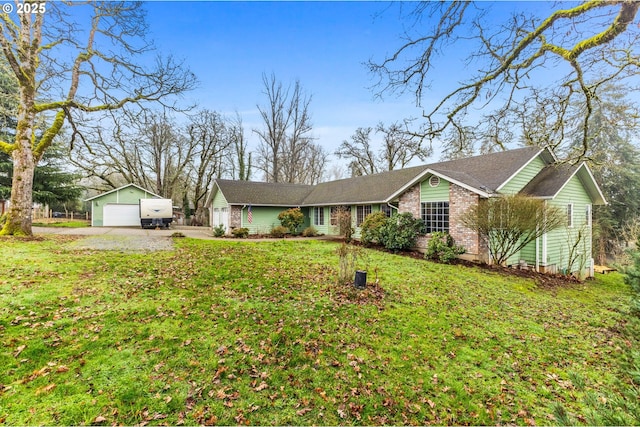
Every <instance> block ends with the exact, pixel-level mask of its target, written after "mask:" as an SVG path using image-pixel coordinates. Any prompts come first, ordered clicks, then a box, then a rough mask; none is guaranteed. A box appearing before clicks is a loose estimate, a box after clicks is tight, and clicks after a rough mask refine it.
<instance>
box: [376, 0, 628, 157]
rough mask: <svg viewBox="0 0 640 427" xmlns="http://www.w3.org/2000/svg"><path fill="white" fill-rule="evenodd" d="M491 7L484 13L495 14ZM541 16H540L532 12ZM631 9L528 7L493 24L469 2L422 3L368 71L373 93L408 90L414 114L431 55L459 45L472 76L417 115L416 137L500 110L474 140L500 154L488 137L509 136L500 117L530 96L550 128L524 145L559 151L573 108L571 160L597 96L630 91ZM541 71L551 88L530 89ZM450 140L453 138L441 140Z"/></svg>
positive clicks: (598, 4) (623, 0) (434, 66)
mask: <svg viewBox="0 0 640 427" xmlns="http://www.w3.org/2000/svg"><path fill="white" fill-rule="evenodd" d="M497 5H499V6H497ZM497 5H493V7H504V6H505V4H504V3H499V4H497ZM485 6H486V4H482V7H485ZM489 7H491V6H489ZM543 7H548V8H549V9H548V10H546V11H542V10H541V9H542V8H543ZM639 9H640V2H636V1H627V0H613V1H600V0H595V1H583V2H579V3H571V4H566V3H551V2H547V3H538V4H536V10H537V12H536V13H535V14H534V13H524V12H518V13H514V14H513V15H512V16H511V17H510V19H509V20H508V21H505V22H504V23H502V24H501V25H496V22H495V19H496V15H495V14H493V13H490V12H489V13H486V12H487V11H485V10H481V9H479V7H478V6H477V5H476V6H474V5H473V4H472V3H468V2H463V1H453V2H445V3H442V2H422V3H419V4H417V5H416V6H415V8H414V9H413V10H412V12H411V13H410V14H409V15H408V17H409V18H410V19H412V20H413V26H412V27H411V28H412V29H413V33H412V34H409V32H408V33H407V34H406V35H405V41H404V43H403V44H402V45H401V46H400V47H399V48H398V49H397V50H396V51H395V52H393V53H392V54H391V55H390V56H388V57H387V58H386V59H384V60H383V61H381V62H374V61H371V62H370V63H369V66H370V70H371V71H372V72H373V73H375V74H377V75H378V76H379V77H380V82H379V86H378V87H379V89H380V92H379V94H382V93H386V92H388V91H401V92H404V91H410V92H413V93H414V94H415V99H416V104H417V105H419V106H421V105H422V104H423V102H424V98H423V95H424V94H425V93H426V92H427V91H428V90H429V89H430V88H431V85H432V84H433V82H432V80H431V78H432V77H433V76H434V74H435V73H436V72H439V68H438V59H439V55H440V54H441V53H442V52H447V53H451V52H455V51H456V48H457V46H458V45H457V43H464V44H465V46H464V49H466V50H468V51H469V52H470V53H469V54H468V56H467V65H468V66H469V65H473V70H478V71H477V72H475V73H474V72H472V71H471V69H472V68H471V67H469V69H470V71H469V76H468V79H466V80H465V81H463V82H462V83H461V84H460V85H459V86H458V87H456V88H455V89H454V90H452V91H451V92H450V93H448V94H446V95H445V96H444V97H442V98H441V99H440V100H439V101H438V102H436V103H435V104H434V106H432V107H429V109H428V110H426V111H425V112H424V113H423V116H424V119H425V123H424V127H423V128H422V129H420V130H419V131H418V133H420V134H421V135H422V136H424V137H426V138H429V139H432V140H433V139H437V138H440V137H441V136H442V135H443V132H445V131H446V130H447V129H450V128H454V129H458V130H461V129H463V128H464V127H465V124H464V120H465V119H466V114H467V113H468V112H469V109H470V108H472V107H474V108H476V107H480V108H485V107H490V106H495V105H501V107H499V108H498V109H497V110H492V111H491V113H489V114H485V115H483V117H482V118H481V119H480V121H479V122H478V124H477V128H478V129H477V131H476V132H477V133H478V134H480V133H486V134H487V138H486V142H488V141H492V142H493V143H494V144H497V145H498V146H500V147H502V144H504V142H505V141H504V140H503V139H502V138H500V134H499V133H497V132H496V131H499V130H504V129H509V123H508V120H509V118H508V117H507V116H508V115H505V114H504V113H505V112H507V111H509V110H510V109H511V108H512V107H513V104H514V103H520V104H521V105H525V104H526V102H527V99H529V98H531V97H537V98H544V99H546V100H547V106H548V108H547V110H546V113H547V114H549V116H548V117H549V118H550V117H552V116H554V117H555V118H556V119H555V120H554V121H553V122H548V126H547V127H546V129H545V132H544V133H543V134H541V135H528V134H527V133H526V131H525V134H524V137H525V138H535V139H539V138H546V137H547V135H546V134H549V135H554V136H555V138H556V139H555V141H559V143H567V142H569V141H567V140H565V139H564V138H563V136H564V131H563V129H564V125H565V124H566V123H567V122H566V120H565V119H566V118H567V111H568V110H567V108H568V106H569V105H571V104H573V105H575V104H576V103H577V104H579V105H580V108H579V109H577V110H575V112H576V114H575V116H574V120H578V121H579V122H580V128H581V136H580V141H581V149H580V151H579V152H577V153H576V155H577V156H578V157H581V156H582V155H584V154H585V153H586V152H587V151H588V148H589V144H590V140H589V127H590V126H591V125H592V122H593V115H592V113H593V109H594V103H595V102H596V101H597V99H598V97H599V93H600V91H601V89H602V87H603V86H604V85H607V84H617V85H620V84H623V83H624V82H625V81H633V82H635V83H634V84H633V87H634V88H637V86H638V84H637V76H638V72H639V70H640V50H639V46H640V43H639V42H640V27H639V26H636V25H632V24H633V21H634V19H636V17H637V15H638V10H639ZM487 16H490V18H491V20H490V21H488V20H486V19H485V18H486V17H487ZM425 28H427V29H426V30H424V31H423V29H425ZM474 42H475V43H476V44H475V45H472V44H473V43H474ZM549 67H553V69H554V70H555V71H556V74H555V75H554V76H553V77H554V78H556V81H555V82H553V83H552V84H549V81H548V76H547V78H545V79H541V80H537V81H538V82H539V86H536V78H537V77H539V76H540V74H537V72H538V71H539V70H541V69H543V68H549ZM634 79H635V80H634ZM542 80H543V81H542ZM544 87H548V88H551V89H546V90H545V89H542V88H544ZM502 118H504V119H505V122H503V121H502ZM489 119H493V120H489ZM496 119H497V121H496ZM558 138H559V139H558ZM455 140H458V141H462V140H463V139H461V138H457V139H453V140H450V141H455ZM551 141H553V139H552V140H551Z"/></svg>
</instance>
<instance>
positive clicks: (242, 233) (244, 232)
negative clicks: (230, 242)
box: [231, 227, 249, 239]
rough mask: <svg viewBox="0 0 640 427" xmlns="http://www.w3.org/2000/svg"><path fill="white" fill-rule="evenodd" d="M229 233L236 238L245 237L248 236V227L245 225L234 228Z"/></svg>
mask: <svg viewBox="0 0 640 427" xmlns="http://www.w3.org/2000/svg"><path fill="white" fill-rule="evenodd" d="M231 234H233V237H235V238H237V239H246V238H247V237H248V236H249V229H248V228H246V227H242V228H235V229H233V230H232V231H231Z"/></svg>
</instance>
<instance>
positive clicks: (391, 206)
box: [387, 202, 399, 212]
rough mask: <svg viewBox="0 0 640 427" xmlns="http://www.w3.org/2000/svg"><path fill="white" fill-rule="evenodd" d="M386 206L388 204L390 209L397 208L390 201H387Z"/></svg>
mask: <svg viewBox="0 0 640 427" xmlns="http://www.w3.org/2000/svg"><path fill="white" fill-rule="evenodd" d="M387 206H389V207H390V208H391V209H395V210H396V212H397V211H398V209H399V208H396V207H395V206H393V205H392V204H391V203H389V202H387Z"/></svg>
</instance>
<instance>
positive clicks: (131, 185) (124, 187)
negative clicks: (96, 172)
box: [84, 183, 162, 202]
mask: <svg viewBox="0 0 640 427" xmlns="http://www.w3.org/2000/svg"><path fill="white" fill-rule="evenodd" d="M129 187H134V188H137V189H138V190H140V191H142V192H144V193H148V194H150V195H152V196H153V198H158V199H162V196H160V195H158V194H156V193H153V192H151V191H149V190H146V189H144V188H142V187H140V186H139V185H136V184H133V183H131V184H126V185H123V186H122V187H118V188H114V189H113V190H109V191H105V192H104V193H100V194H98V195H97V196H93V197H90V198H88V199H85V200H84V201H85V202H90V201H92V200H95V199H99V198H101V197H104V196H106V195H108V194H111V193H115V192H117V191H122V190H124V189H126V188H129Z"/></svg>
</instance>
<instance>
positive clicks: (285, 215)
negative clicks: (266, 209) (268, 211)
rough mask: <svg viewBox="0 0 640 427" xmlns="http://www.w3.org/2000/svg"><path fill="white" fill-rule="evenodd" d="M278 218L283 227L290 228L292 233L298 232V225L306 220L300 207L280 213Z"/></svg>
mask: <svg viewBox="0 0 640 427" xmlns="http://www.w3.org/2000/svg"><path fill="white" fill-rule="evenodd" d="M278 219H279V220H280V223H281V224H282V226H283V227H286V228H288V229H289V232H291V234H296V233H297V231H298V227H300V226H301V225H302V223H303V222H304V214H303V213H302V211H301V210H300V208H291V209H287V210H286V211H282V212H280V213H279V214H278Z"/></svg>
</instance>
